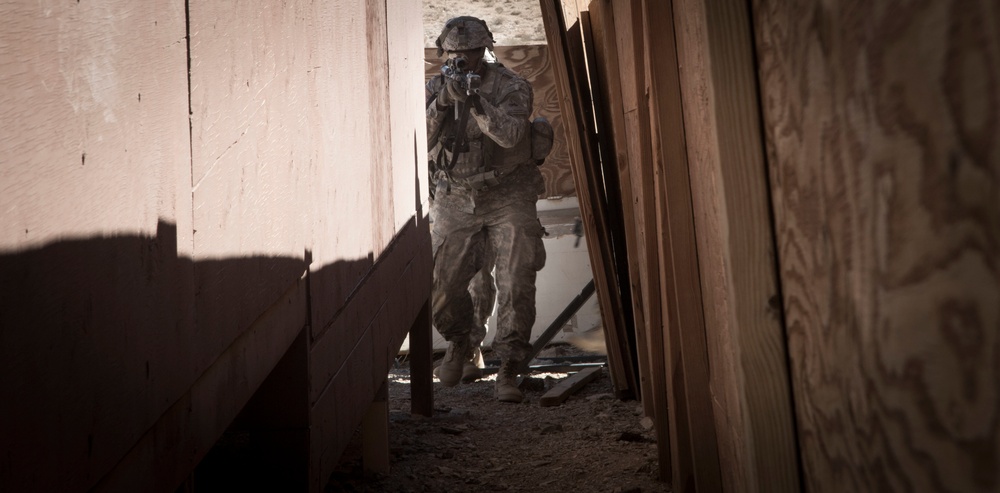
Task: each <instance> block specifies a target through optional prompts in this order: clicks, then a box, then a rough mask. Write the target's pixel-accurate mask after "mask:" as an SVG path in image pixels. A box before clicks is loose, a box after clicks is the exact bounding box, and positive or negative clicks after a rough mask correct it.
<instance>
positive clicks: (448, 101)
mask: <svg viewBox="0 0 1000 493" xmlns="http://www.w3.org/2000/svg"><path fill="white" fill-rule="evenodd" d="M454 104H455V101H454V100H452V98H451V94H449V92H448V83H447V81H445V83H444V84H441V89H439V90H438V94H437V106H438V108H447V107H448V106H452V105H454Z"/></svg>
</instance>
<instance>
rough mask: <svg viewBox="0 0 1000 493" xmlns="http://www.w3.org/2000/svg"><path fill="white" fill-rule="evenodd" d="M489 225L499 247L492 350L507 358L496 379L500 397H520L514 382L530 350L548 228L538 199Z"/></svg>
mask: <svg viewBox="0 0 1000 493" xmlns="http://www.w3.org/2000/svg"><path fill="white" fill-rule="evenodd" d="M500 212H501V213H502V215H500V216H498V217H497V218H496V220H495V221H492V220H491V221H490V223H489V224H488V225H487V231H488V236H489V239H488V241H491V242H492V243H493V245H494V247H495V248H496V269H495V271H494V275H495V276H496V287H497V333H496V336H495V338H494V340H493V350H494V352H496V353H497V355H499V356H500V358H501V360H502V364H501V369H500V375H498V378H497V392H498V397H499V398H500V400H504V401H510V402H520V400H521V398H523V397H522V396H521V395H520V391H518V390H517V388H516V386H514V387H513V388H511V386H510V383H511V382H512V381H514V379H515V378H516V376H517V375H516V369H517V367H518V365H520V363H521V362H522V360H523V359H524V358H526V357H528V355H529V354H530V353H531V343H530V338H531V328H532V326H533V325H534V324H535V278H536V274H537V272H538V271H539V270H541V269H542V267H543V266H544V265H545V247H544V246H543V244H542V235H543V233H544V230H543V229H542V226H541V224H539V222H538V215H537V213H536V211H535V204H534V202H523V203H517V204H515V205H513V206H510V207H507V208H504V209H503V210H501V211H500Z"/></svg>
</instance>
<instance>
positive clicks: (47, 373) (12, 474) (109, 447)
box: [0, 221, 374, 491]
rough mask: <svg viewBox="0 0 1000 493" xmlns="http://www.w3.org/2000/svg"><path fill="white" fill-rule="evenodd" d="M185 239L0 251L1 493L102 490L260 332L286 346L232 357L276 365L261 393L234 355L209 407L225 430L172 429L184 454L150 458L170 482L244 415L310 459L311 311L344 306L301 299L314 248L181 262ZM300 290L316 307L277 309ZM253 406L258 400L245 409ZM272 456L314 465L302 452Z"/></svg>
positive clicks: (328, 277)
mask: <svg viewBox="0 0 1000 493" xmlns="http://www.w3.org/2000/svg"><path fill="white" fill-rule="evenodd" d="M176 245H177V229H176V227H175V226H174V225H173V224H170V223H167V222H162V221H161V222H160V223H159V224H158V227H157V233H156V235H155V236H145V235H116V236H96V237H92V238H84V239H70V240H64V241H57V242H54V243H51V244H48V245H44V246H40V247H37V248H32V249H28V250H25V251H20V252H14V253H5V254H0V280H2V281H0V416H2V417H3V419H0V443H2V444H3V447H2V454H0V491H82V490H89V489H91V488H93V487H95V485H96V486H98V487H100V485H102V484H106V483H107V482H108V476H109V474H110V473H111V472H112V471H114V470H115V467H116V466H118V465H119V463H121V461H122V460H123V458H125V457H126V456H128V455H130V454H131V455H135V454H136V452H135V450H134V449H135V448H137V447H138V445H137V444H140V442H143V441H148V442H154V443H155V442H156V441H157V440H161V441H162V440H164V438H163V437H156V438H151V436H152V435H154V434H155V433H157V432H156V431H155V427H156V424H157V422H158V421H159V420H161V419H162V417H163V416H164V415H165V413H168V412H172V411H173V410H174V409H176V407H177V406H178V405H179V404H178V402H179V400H180V399H182V398H185V399H187V397H184V396H185V395H187V394H188V393H189V392H190V390H191V388H192V385H194V384H195V382H196V381H198V379H199V378H202V377H203V375H205V374H206V373H205V372H206V370H208V369H209V368H210V367H211V366H212V365H213V364H216V363H217V361H222V360H220V359H219V358H220V355H222V354H224V353H226V352H227V351H232V348H231V346H233V345H234V341H236V340H237V339H238V338H240V337H241V336H242V335H243V334H244V333H246V331H247V330H248V329H249V328H250V327H256V328H255V330H264V331H271V332H274V333H278V332H280V335H281V337H277V336H276V337H274V340H284V341H286V342H285V343H284V344H285V345H284V346H283V347H271V348H265V350H266V351H270V352H265V353H264V354H259V355H255V357H256V358H257V359H256V360H253V359H251V358H244V359H242V360H240V359H239V355H237V357H236V360H238V361H241V362H245V361H256V362H255V363H252V364H255V365H258V366H265V365H266V366H268V368H260V367H258V368H254V370H255V371H256V373H257V374H264V375H268V374H271V377H269V378H268V379H267V380H266V381H265V382H264V384H262V385H259V387H260V388H259V389H258V388H256V385H258V384H260V382H259V381H258V382H257V383H256V384H255V383H253V381H251V380H249V379H248V378H247V374H248V373H254V372H248V371H246V370H245V369H241V368H239V366H238V365H232V368H229V372H228V373H225V374H224V376H223V378H224V380H222V381H221V382H220V386H219V391H218V393H217V396H218V397H217V399H218V401H217V402H215V403H213V404H214V407H215V409H213V410H212V412H213V413H214V416H213V418H215V420H216V422H218V424H217V427H216V428H208V429H203V428H198V429H196V430H173V429H170V430H169V431H170V432H171V433H178V434H183V433H198V434H200V435H202V436H197V437H193V439H192V437H190V436H175V437H167V438H166V439H167V440H176V441H177V443H167V444H164V443H157V444H156V445H154V447H164V448H166V449H170V448H171V447H174V448H175V450H172V451H171V454H172V455H170V457H171V458H176V459H177V460H178V461H180V462H179V463H176V464H157V465H152V466H148V467H149V468H151V469H153V470H155V471H156V472H157V473H158V474H165V475H166V476H168V477H176V476H178V475H181V474H184V473H185V472H184V471H185V469H186V474H190V473H191V468H192V467H193V466H192V465H186V464H197V463H198V461H200V460H201V459H202V457H204V456H205V455H206V453H207V450H206V449H205V448H202V449H201V450H200V451H199V450H198V449H197V447H192V450H190V451H184V450H182V451H180V452H178V451H177V450H176V448H178V447H179V448H181V449H183V448H184V447H185V446H190V444H192V443H194V444H197V443H207V444H212V443H215V442H216V440H217V439H218V438H219V437H220V436H223V432H224V431H226V428H227V427H228V426H229V425H230V424H231V423H233V421H234V419H235V417H236V415H237V413H239V412H240V411H241V410H242V411H243V414H242V415H241V418H240V419H239V420H237V421H238V422H239V423H240V426H243V427H244V428H250V429H271V430H291V433H285V432H284V431H279V432H278V433H271V434H270V436H272V437H274V439H273V440H272V442H274V443H279V442H280V443H288V444H289V445H288V446H287V447H286V448H289V449H295V450H301V451H302V453H303V454H306V451H305V449H304V447H303V446H302V442H301V440H300V439H301V437H303V436H305V435H302V430H306V429H307V427H308V419H309V417H308V398H307V395H308V375H307V374H308V368H307V365H306V364H305V361H306V357H307V339H308V338H307V337H306V336H305V335H304V334H305V332H306V331H305V330H304V329H305V328H306V327H307V325H308V323H309V320H310V317H311V314H310V313H309V312H310V305H316V304H322V305H327V304H332V305H335V304H336V303H327V302H325V301H324V302H323V303H317V302H316V300H310V299H309V293H308V289H306V291H307V292H306V293H302V294H301V295H300V296H299V297H297V298H295V297H294V296H293V295H292V294H289V293H290V292H291V291H294V290H296V289H299V288H300V287H302V288H305V287H306V283H305V282H304V281H302V277H303V275H304V274H305V273H306V271H307V270H308V269H309V261H310V259H309V254H308V252H303V255H302V256H301V257H293V256H288V257H284V256H252V257H243V258H226V259H213V260H206V261H199V262H195V261H193V260H192V259H191V258H188V257H186V256H179V255H178V253H177V248H176ZM373 264H374V261H373V259H372V258H371V257H368V258H362V259H359V260H357V261H343V262H336V263H334V264H330V265H327V266H323V267H322V268H321V269H318V270H315V271H313V272H311V273H310V274H309V275H310V277H314V278H315V280H316V281H317V282H319V284H320V285H341V284H342V283H347V284H348V285H353V284H350V283H351V282H352V281H351V280H352V279H353V280H354V284H356V283H357V280H360V279H363V277H364V276H365V273H366V272H368V271H369V270H370V269H371V268H372V266H373ZM340 289H343V288H340ZM340 296H342V297H345V298H346V296H347V295H346V294H343V293H342V294H340ZM292 298H295V299H299V300H306V301H304V302H302V303H301V306H294V305H293V306H291V307H289V306H284V305H283V304H285V305H287V304H291V303H292V301H287V303H286V300H291V299H292ZM281 310H284V311H281ZM274 313H278V314H277V315H274ZM286 313H287V314H289V315H287V316H286V315H285V314H286ZM268 317H270V318H268ZM261 320H267V322H266V323H263V327H261V324H262V322H261ZM286 320H287V321H286ZM303 320H304V321H305V323H303V322H302V321H303ZM255 324H256V325H255ZM267 337H269V336H266V337H265V340H266V339H267ZM287 341H295V342H291V345H290V347H289V345H288V344H289V342H287ZM262 351H264V350H262ZM279 360H280V361H281V363H279ZM227 361H228V360H227ZM272 369H277V371H275V372H272ZM258 380H259V379H258ZM260 389H263V393H260ZM255 392H258V397H256V398H253V399H251V395H252V394H254V393H255ZM248 401H250V402H252V403H254V404H252V405H251V406H246V407H245V406H244V405H245V404H246V403H247V402H248ZM192 412H193V411H192ZM188 419H189V420H191V421H199V420H197V419H193V418H188ZM201 421H202V422H204V421H205V420H201ZM208 421H211V420H208ZM161 431H162V430H161ZM288 436H291V438H290V439H288ZM154 450H156V449H155V448H154ZM299 457H302V458H307V457H308V456H307V455H300V456H299ZM145 460H147V461H149V460H151V459H148V458H147V459H145ZM244 466H245V467H244V468H243V469H244V470H246V471H251V470H253V469H250V468H251V467H256V468H257V469H256V470H258V471H259V470H260V467H258V464H255V463H246V464H244ZM277 466H279V467H286V466H287V467H298V468H304V467H307V466H308V461H307V460H305V461H299V462H296V463H294V464H292V465H288V464H277ZM56 471H58V473H55V472H56ZM118 472H119V471H115V473H114V474H117V473H118ZM265 472H266V471H265ZM300 472H301V471H298V472H296V473H295V475H296V476H298V475H299V473H300ZM179 477H180V479H179V480H178V481H183V476H179ZM301 477H304V475H302V476H301ZM149 480H150V481H153V480H154V479H149ZM113 482H114V481H112V483H113ZM178 484H179V483H178ZM175 486H176V485H175ZM158 487H163V488H164V491H170V490H172V489H173V488H172V487H169V486H165V485H162V484H160V485H158Z"/></svg>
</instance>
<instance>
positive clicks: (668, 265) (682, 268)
mask: <svg viewBox="0 0 1000 493" xmlns="http://www.w3.org/2000/svg"><path fill="white" fill-rule="evenodd" d="M643 14H644V19H645V23H646V24H645V33H646V46H647V50H646V54H647V61H646V66H647V71H648V73H649V86H650V104H651V110H650V113H651V115H652V123H653V125H652V127H653V128H654V157H656V168H655V169H656V172H657V176H656V186H657V188H656V194H657V204H658V220H659V221H660V230H661V234H662V235H663V236H664V237H665V238H666V243H664V244H661V248H660V269H661V271H660V276H661V279H662V281H663V282H664V284H665V286H664V290H663V292H662V294H663V296H664V298H663V302H662V303H663V308H664V310H665V312H666V313H665V318H666V319H667V320H668V326H667V327H668V331H669V337H668V338H667V345H666V349H667V352H666V358H667V364H668V372H669V374H670V377H669V382H670V383H672V384H673V385H672V387H671V393H670V396H671V397H672V400H671V401H670V403H669V408H670V410H671V414H672V417H673V419H672V421H671V424H672V426H671V430H672V431H673V432H674V433H673V434H672V435H671V438H675V437H676V448H675V449H674V451H673V454H672V456H673V459H674V465H675V466H674V487H675V488H681V490H682V491H688V490H689V489H690V490H691V491H694V490H697V491H709V492H712V491H722V479H721V471H720V466H719V450H718V443H717V437H716V430H715V422H714V419H713V408H712V394H711V387H710V385H709V367H708V350H707V347H706V343H705V323H704V313H703V306H702V296H701V281H700V277H699V270H698V252H697V248H696V246H695V241H694V238H695V231H694V217H693V213H692V204H691V188H690V186H691V184H690V174H689V169H688V160H687V150H686V148H685V141H684V122H683V115H682V114H681V112H680V85H679V80H678V65H677V60H676V53H677V52H676V48H675V46H674V35H673V26H674V23H673V15H672V12H671V5H670V4H667V3H665V2H652V1H648V0H647V1H645V2H644V3H643ZM654 27H655V29H656V30H657V31H656V32H657V35H653V34H652V33H653V28H654ZM654 53H655V54H656V55H657V58H656V60H653V59H652V54H654Z"/></svg>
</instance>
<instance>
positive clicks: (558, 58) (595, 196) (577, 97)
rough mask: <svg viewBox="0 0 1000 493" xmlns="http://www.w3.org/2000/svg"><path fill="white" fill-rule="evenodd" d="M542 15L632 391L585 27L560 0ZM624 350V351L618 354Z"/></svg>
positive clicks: (617, 371) (622, 387)
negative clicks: (592, 117) (591, 107)
mask: <svg viewBox="0 0 1000 493" xmlns="http://www.w3.org/2000/svg"><path fill="white" fill-rule="evenodd" d="M540 4H541V7H542V18H543V22H544V24H545V32H546V36H547V38H548V40H549V44H548V47H549V54H550V56H551V57H552V60H553V67H554V69H555V75H556V90H557V92H558V94H559V107H560V110H561V112H562V114H563V115H564V116H565V117H566V120H567V121H568V122H575V124H573V125H572V126H569V127H567V128H566V130H567V131H566V132H565V134H566V139H567V142H568V143H569V144H568V148H569V151H570V162H571V163H572V166H573V180H574V182H575V183H576V187H577V192H578V193H577V196H578V197H579V201H580V213H581V216H582V219H583V227H584V230H585V231H586V235H585V236H586V238H587V246H588V248H587V250H588V254H589V255H590V262H591V269H592V271H593V273H594V284H595V286H596V290H597V297H598V301H599V305H600V308H601V319H602V320H603V322H604V334H605V340H606V342H607V344H608V346H609V347H608V356H609V357H608V364H609V367H610V368H611V378H612V380H613V381H614V387H615V391H616V392H617V393H619V395H620V396H628V395H632V394H631V393H632V392H633V391H634V388H635V381H634V380H630V376H634V373H630V370H631V369H630V368H627V367H626V366H625V365H624V358H622V357H620V355H621V349H622V347H621V346H620V345H619V344H618V343H619V342H620V341H619V340H618V338H617V336H618V334H619V333H620V331H621V330H622V321H623V317H622V314H621V310H622V304H621V298H620V297H618V295H617V292H616V291H615V287H616V286H617V279H616V277H615V272H614V271H613V269H612V267H611V266H613V265H614V261H613V258H614V256H613V252H612V249H611V243H610V237H609V233H610V230H609V228H608V227H607V224H606V221H607V220H608V217H607V215H606V214H605V208H606V204H605V203H604V202H603V201H602V196H601V194H600V193H599V191H598V187H599V186H601V185H600V181H598V180H597V178H596V176H595V170H596V167H597V164H596V163H595V160H596V159H597V158H598V156H597V155H596V146H594V142H593V140H592V128H591V126H592V123H588V121H589V119H588V118H587V115H588V114H590V112H589V111H587V110H586V103H585V101H589V98H588V97H586V96H585V94H584V91H589V88H587V87H585V86H584V81H585V79H586V72H585V69H584V67H583V52H582V46H581V43H582V40H579V39H577V40H576V41H575V42H574V40H573V36H571V35H573V34H576V35H577V36H579V27H574V28H573V29H571V31H573V32H568V31H567V29H566V27H565V26H563V25H562V13H561V12H560V6H559V5H558V3H556V1H555V0H540ZM616 356H618V357H616Z"/></svg>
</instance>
